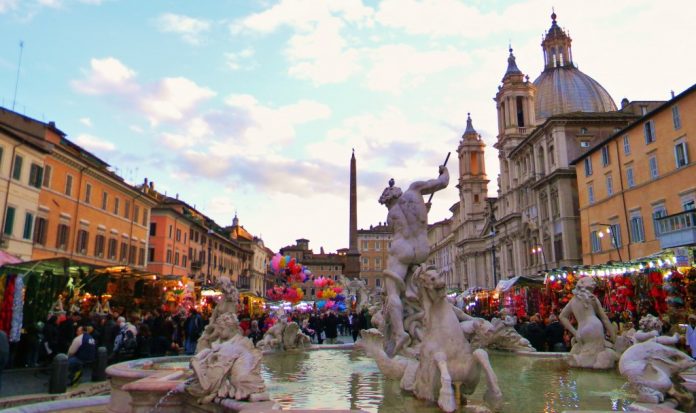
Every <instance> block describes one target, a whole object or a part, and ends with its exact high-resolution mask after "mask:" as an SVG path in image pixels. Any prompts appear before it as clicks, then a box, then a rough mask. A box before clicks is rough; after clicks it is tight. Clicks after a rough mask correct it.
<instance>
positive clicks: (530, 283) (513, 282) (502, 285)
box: [495, 275, 544, 293]
mask: <svg viewBox="0 0 696 413" xmlns="http://www.w3.org/2000/svg"><path fill="white" fill-rule="evenodd" d="M543 285H544V280H537V279H534V278H529V277H525V276H523V275H518V276H517V277H513V278H510V279H509V280H500V281H498V285H497V286H496V287H495V291H497V292H499V293H504V292H507V291H509V290H510V289H511V288H513V287H541V286H543Z"/></svg>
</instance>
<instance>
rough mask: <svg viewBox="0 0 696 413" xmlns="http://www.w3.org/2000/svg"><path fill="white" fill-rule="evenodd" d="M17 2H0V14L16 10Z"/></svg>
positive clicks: (4, 0) (15, 0)
mask: <svg viewBox="0 0 696 413" xmlns="http://www.w3.org/2000/svg"><path fill="white" fill-rule="evenodd" d="M18 4H19V0H0V13H7V12H8V11H10V10H16V9H17V5H18Z"/></svg>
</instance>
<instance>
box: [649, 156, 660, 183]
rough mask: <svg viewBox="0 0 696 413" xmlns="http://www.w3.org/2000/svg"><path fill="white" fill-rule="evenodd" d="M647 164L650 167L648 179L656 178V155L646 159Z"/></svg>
mask: <svg viewBox="0 0 696 413" xmlns="http://www.w3.org/2000/svg"><path fill="white" fill-rule="evenodd" d="M648 164H649V165H650V178H652V179H655V178H657V177H658V175H659V174H658V171H657V155H653V156H651V157H650V158H648Z"/></svg>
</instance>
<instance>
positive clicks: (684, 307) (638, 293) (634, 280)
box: [545, 251, 696, 322]
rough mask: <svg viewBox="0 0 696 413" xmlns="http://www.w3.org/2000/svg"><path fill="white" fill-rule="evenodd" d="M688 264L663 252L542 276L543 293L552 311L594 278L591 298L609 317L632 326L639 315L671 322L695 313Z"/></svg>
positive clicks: (693, 275) (693, 278)
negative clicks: (583, 280) (583, 282)
mask: <svg viewBox="0 0 696 413" xmlns="http://www.w3.org/2000/svg"><path fill="white" fill-rule="evenodd" d="M692 264H693V263H692V262H690V261H683V260H680V258H678V257H677V256H676V255H674V254H673V253H672V252H671V251H665V252H663V253H660V254H655V255H653V256H650V257H645V258H643V259H641V260H638V261H631V262H612V263H608V264H605V265H594V266H580V267H572V268H563V269H560V270H554V271H551V272H549V273H548V274H547V275H546V280H545V284H546V293H547V296H548V298H549V301H550V303H551V306H552V308H553V309H554V310H560V309H561V308H562V307H564V306H565V304H567V303H568V301H569V300H570V298H571V297H572V294H573V293H572V291H573V289H574V288H575V283H576V281H577V280H578V278H581V277H588V276H589V277H594V278H595V280H596V285H597V288H596V290H595V295H596V296H597V297H598V298H599V300H600V302H601V303H602V306H603V307H604V308H605V310H607V312H608V313H609V314H610V316H611V315H614V314H617V315H618V316H619V318H621V319H622V320H623V321H633V322H636V321H637V320H638V319H639V318H640V316H641V315H645V314H653V315H656V316H659V317H662V316H664V315H667V316H669V317H671V318H672V319H674V321H675V322H683V321H685V320H686V317H687V313H689V312H693V311H694V310H696V302H694V297H696V295H695V294H696V270H695V269H694V267H693V266H692Z"/></svg>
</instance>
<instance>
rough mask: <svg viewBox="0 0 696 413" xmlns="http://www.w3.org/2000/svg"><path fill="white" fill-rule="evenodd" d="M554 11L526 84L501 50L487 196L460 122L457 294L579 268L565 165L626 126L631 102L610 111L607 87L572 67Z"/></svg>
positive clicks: (572, 188)
mask: <svg viewBox="0 0 696 413" xmlns="http://www.w3.org/2000/svg"><path fill="white" fill-rule="evenodd" d="M556 17H557V16H556V14H555V13H554V14H552V15H551V19H552V22H551V27H550V28H549V30H548V31H547V32H546V34H545V36H544V38H543V40H542V43H541V46H542V51H543V56H544V70H543V71H542V73H541V74H540V75H539V76H538V77H537V78H536V79H535V80H534V81H533V82H532V81H530V79H529V76H526V75H525V74H524V73H523V72H522V70H520V69H519V67H518V66H517V62H516V58H515V56H514V54H513V51H512V48H510V54H509V56H508V65H507V70H506V71H505V73H504V75H503V78H502V82H501V85H500V86H499V87H498V91H497V93H496V96H495V102H496V110H497V113H498V135H497V138H496V143H495V144H494V147H495V149H497V150H498V159H499V162H500V175H499V176H498V196H497V197H496V198H487V197H486V194H487V184H488V181H487V179H486V176H485V169H483V167H482V166H481V167H480V168H477V164H478V163H480V164H481V165H482V164H483V162H482V161H480V162H479V159H481V160H482V159H483V151H484V149H485V148H484V145H483V143H482V141H481V139H480V136H478V134H477V133H476V132H475V130H474V129H473V126H472V125H471V119H470V118H469V119H468V120H467V128H466V131H465V133H464V136H463V137H462V142H461V143H460V145H459V148H458V153H459V163H460V168H459V169H460V171H459V172H460V177H459V184H458V188H459V196H460V205H459V207H458V209H456V210H458V212H459V216H458V217H455V216H454V215H453V223H454V225H455V227H456V233H457V235H456V244H457V247H458V252H457V263H456V264H455V268H457V269H458V270H459V271H461V272H460V278H461V279H462V284H463V285H462V288H464V289H465V288H493V287H495V285H496V284H497V282H498V281H499V280H501V279H508V278H510V277H513V276H517V275H527V276H530V275H535V274H539V273H541V272H543V271H545V270H547V269H552V268H557V267H562V266H570V265H577V264H581V263H582V261H583V257H582V250H581V248H580V245H581V233H580V227H581V224H580V213H579V208H580V206H579V203H578V189H577V188H578V187H577V181H576V174H575V168H574V167H573V166H572V165H571V164H570V162H571V161H572V160H573V159H575V158H576V157H577V156H579V155H580V154H581V153H582V152H583V151H584V150H586V148H588V147H591V146H592V145H593V143H595V142H598V141H601V140H603V139H606V138H607V137H608V136H611V135H612V134H614V133H615V132H616V131H617V130H620V129H622V128H624V127H626V125H628V124H630V123H631V122H633V121H635V120H636V119H637V118H638V117H639V116H640V113H637V112H636V110H637V105H635V104H624V105H622V108H621V110H619V109H618V108H617V107H616V105H615V103H614V100H613V99H612V98H611V96H610V95H609V94H608V93H607V91H606V90H605V89H604V88H603V87H602V86H601V85H600V84H599V83H598V82H596V81H595V80H594V79H592V78H591V77H590V76H588V75H586V74H585V73H583V72H581V71H580V70H579V69H578V68H577V66H576V65H575V63H574V61H573V54H572V48H571V42H572V40H571V38H570V36H568V34H567V33H566V32H565V31H564V30H562V29H561V28H560V27H559V25H558V23H557V21H556Z"/></svg>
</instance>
